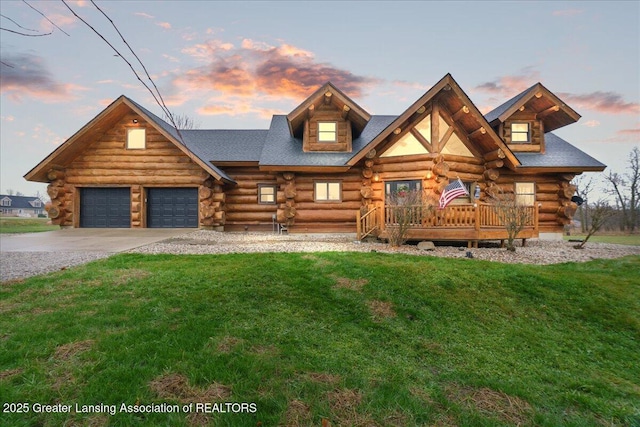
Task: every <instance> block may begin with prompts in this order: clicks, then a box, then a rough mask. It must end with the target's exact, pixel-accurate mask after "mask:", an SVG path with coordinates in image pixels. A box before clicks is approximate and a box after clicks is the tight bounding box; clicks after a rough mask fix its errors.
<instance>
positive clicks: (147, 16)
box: [134, 12, 155, 19]
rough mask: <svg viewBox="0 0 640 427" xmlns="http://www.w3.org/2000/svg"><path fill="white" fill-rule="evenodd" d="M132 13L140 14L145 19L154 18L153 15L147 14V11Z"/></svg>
mask: <svg viewBox="0 0 640 427" xmlns="http://www.w3.org/2000/svg"><path fill="white" fill-rule="evenodd" d="M134 15H136V16H141V17H143V18H146V19H155V16H153V15H149V14H148V13H144V12H134Z"/></svg>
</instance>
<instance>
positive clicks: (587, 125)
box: [582, 120, 600, 128]
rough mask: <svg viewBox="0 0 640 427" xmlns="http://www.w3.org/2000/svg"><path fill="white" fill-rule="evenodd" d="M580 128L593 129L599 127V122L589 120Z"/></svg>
mask: <svg viewBox="0 0 640 427" xmlns="http://www.w3.org/2000/svg"><path fill="white" fill-rule="evenodd" d="M582 126H586V127H590V128H594V127H597V126H600V122H599V121H597V120H589V121H588V122H584V123H583V124H582Z"/></svg>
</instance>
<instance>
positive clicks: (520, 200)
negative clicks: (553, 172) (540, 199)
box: [515, 182, 536, 206]
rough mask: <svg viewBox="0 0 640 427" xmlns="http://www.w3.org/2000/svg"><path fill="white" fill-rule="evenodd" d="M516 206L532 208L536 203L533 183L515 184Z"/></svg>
mask: <svg viewBox="0 0 640 427" xmlns="http://www.w3.org/2000/svg"><path fill="white" fill-rule="evenodd" d="M515 192H516V204H517V205H518V206H533V205H534V204H535V201H536V184H535V183H533V182H516V183H515Z"/></svg>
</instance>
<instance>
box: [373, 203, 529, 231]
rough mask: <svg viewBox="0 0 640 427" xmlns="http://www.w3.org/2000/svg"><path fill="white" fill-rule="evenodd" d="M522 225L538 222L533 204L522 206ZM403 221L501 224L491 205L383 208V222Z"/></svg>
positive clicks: (419, 224) (467, 225)
mask: <svg viewBox="0 0 640 427" xmlns="http://www.w3.org/2000/svg"><path fill="white" fill-rule="evenodd" d="M524 209H526V215H525V216H526V221H525V227H536V226H537V223H538V218H537V209H536V207H535V206H525V207H524ZM400 222H402V223H405V224H408V225H410V226H411V227H420V228H422V227H445V228H456V227H459V228H476V229H480V228H481V227H504V221H503V220H502V219H501V215H500V212H499V211H498V209H497V207H496V206H495V205H491V204H474V205H471V204H465V205H450V206H447V207H446V208H444V209H438V208H436V207H426V206H422V205H415V206H394V205H386V206H385V207H384V224H385V225H393V224H398V223H400Z"/></svg>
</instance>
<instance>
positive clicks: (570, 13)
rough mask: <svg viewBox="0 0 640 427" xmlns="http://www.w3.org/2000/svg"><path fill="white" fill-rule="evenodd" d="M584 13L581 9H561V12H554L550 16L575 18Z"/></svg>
mask: <svg viewBox="0 0 640 427" xmlns="http://www.w3.org/2000/svg"><path fill="white" fill-rule="evenodd" d="M583 12H584V10H581V9H563V10H554V11H553V12H552V13H551V14H552V15H553V16H576V15H580V14H582V13H583Z"/></svg>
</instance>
